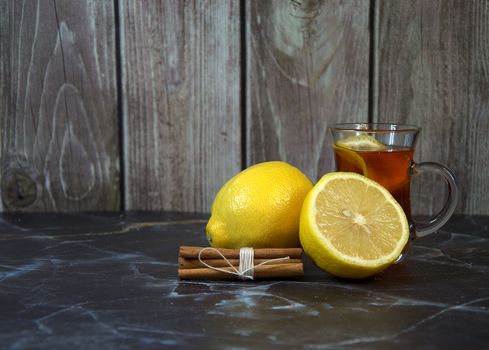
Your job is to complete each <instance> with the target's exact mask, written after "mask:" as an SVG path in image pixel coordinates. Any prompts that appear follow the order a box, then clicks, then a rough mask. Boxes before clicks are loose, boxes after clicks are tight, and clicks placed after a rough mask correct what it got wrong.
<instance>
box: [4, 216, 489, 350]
mask: <svg viewBox="0 0 489 350" xmlns="http://www.w3.org/2000/svg"><path fill="white" fill-rule="evenodd" d="M206 218H207V216H205V215H189V214H182V213H151V214H148V213H129V214H124V215H120V214H66V215H40V214H24V215H16V216H13V215H11V216H4V217H3V218H2V219H1V220H0V348H2V349H3V348H6V349H9V348H11V349H23V348H29V349H31V348H47V349H53V348H60V349H66V348H73V347H74V348H89V349H92V348H103V349H111V348H116V349H126V348H128V349H129V348H138V349H140V348H165V347H168V348H185V349H187V348H188V349H193V348H195V349H202V348H212V349H253V348H257V349H275V348H277V349H278V348H290V349H297V348H304V349H393V348H396V349H412V348H423V349H439V348H445V349H459V348H462V347H463V348H464V349H465V348H474V349H482V348H487V344H488V341H489V330H488V325H489V244H488V243H489V217H458V218H455V219H453V220H452V221H451V222H450V223H449V224H448V225H447V226H446V227H445V228H443V229H442V230H441V231H440V232H438V233H437V234H435V235H431V236H429V237H426V238H423V239H419V240H417V241H415V242H414V243H413V244H412V246H411V250H410V252H409V254H408V257H407V258H406V260H405V261H404V262H403V263H402V264H400V265H396V266H392V267H391V268H390V269H388V270H387V271H385V272H383V273H382V274H380V275H378V276H376V277H374V278H371V279H368V280H363V281H348V280H341V279H337V278H334V277H332V276H329V275H327V274H325V273H323V272H322V271H320V270H318V269H317V268H316V267H314V266H313V265H312V264H311V262H310V261H309V260H307V259H305V260H306V261H305V263H306V265H305V277H304V278H302V279H299V280H289V281H285V280H284V281H279V280H272V281H261V282H224V281H209V282H203V281H186V282H180V281H178V279H177V254H178V246H180V245H204V244H205V234H204V228H205V223H206Z"/></svg>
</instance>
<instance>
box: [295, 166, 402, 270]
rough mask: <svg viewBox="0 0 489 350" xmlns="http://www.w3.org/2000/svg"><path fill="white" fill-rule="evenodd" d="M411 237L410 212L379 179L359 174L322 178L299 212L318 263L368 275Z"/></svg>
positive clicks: (306, 248)
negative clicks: (405, 211) (406, 213)
mask: <svg viewBox="0 0 489 350" xmlns="http://www.w3.org/2000/svg"><path fill="white" fill-rule="evenodd" d="M408 239H409V225H408V221H407V219H406V215H405V214H404V211H403V210H402V208H401V206H400V205H399V204H398V203H397V202H396V200H395V199H394V197H392V195H391V194H390V193H389V191H387V190H386V189H385V188H384V187H382V186H381V185H379V184H378V183H377V182H375V181H373V180H370V179H368V178H366V177H365V176H362V175H359V174H355V173H345V172H335V173H330V174H327V175H325V176H323V177H322V178H321V179H320V180H319V182H318V183H317V184H316V185H315V186H314V188H313V189H312V190H311V191H310V192H309V194H308V195H307V197H306V199H305V200H304V204H303V206H302V211H301V220H300V240H301V243H302V247H303V249H304V252H305V253H306V254H307V255H309V257H311V259H312V260H313V261H314V262H315V264H316V265H317V266H319V267H320V268H321V269H323V270H324V271H326V272H329V273H331V274H333V275H336V276H339V277H345V278H364V277H368V276H371V275H374V274H376V273H378V272H380V271H382V270H384V269H385V268H387V267H388V266H389V265H391V264H392V263H393V262H394V261H395V260H396V259H397V258H398V257H399V255H400V254H401V251H402V249H403V247H404V246H405V245H406V243H407V241H408Z"/></svg>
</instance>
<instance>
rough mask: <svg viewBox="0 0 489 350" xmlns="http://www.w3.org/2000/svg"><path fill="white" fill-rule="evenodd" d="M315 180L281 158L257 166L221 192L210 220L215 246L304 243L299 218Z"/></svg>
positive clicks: (242, 173)
mask: <svg viewBox="0 0 489 350" xmlns="http://www.w3.org/2000/svg"><path fill="white" fill-rule="evenodd" d="M311 188H312V183H311V181H310V180H309V179H308V178H307V177H306V176H305V175H304V174H303V173H302V172H301V171H300V170H299V169H297V168H295V167H293V166H292V165H290V164H288V163H285V162H280V161H273V162H265V163H260V164H256V165H253V166H251V167H249V168H248V169H246V170H243V171H242V172H240V173H239V174H237V175H236V176H234V177H233V178H232V179H230V180H229V181H228V182H227V183H226V184H225V185H224V186H223V187H222V188H221V189H220V190H219V192H218V193H217V196H216V198H215V199H214V203H213V204H212V208H211V217H210V219H209V222H208V223H207V228H206V231H207V239H208V241H209V243H210V245H211V246H213V247H222V248H241V247H253V248H260V247H300V242H299V218H300V212H301V207H302V203H303V201H304V198H305V197H306V195H307V193H308V192H309V190H310V189H311Z"/></svg>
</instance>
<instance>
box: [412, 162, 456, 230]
mask: <svg viewBox="0 0 489 350" xmlns="http://www.w3.org/2000/svg"><path fill="white" fill-rule="evenodd" d="M410 171H411V174H412V175H414V174H420V173H423V172H428V171H432V172H435V173H437V174H439V175H441V176H443V178H444V179H445V180H446V183H447V186H448V198H447V201H446V203H445V205H444V206H443V208H442V209H441V210H440V212H439V213H438V214H436V215H435V216H434V217H432V218H431V219H430V220H429V221H428V222H426V223H416V222H415V223H414V226H415V228H416V237H424V236H427V235H429V234H430V233H433V232H435V231H436V230H438V229H439V228H441V227H442V226H443V225H445V223H446V222H447V221H448V219H450V217H451V216H452V214H453V212H454V211H455V208H456V207H457V203H458V197H459V193H458V187H457V182H456V180H455V175H454V174H453V172H452V171H451V170H450V169H448V168H447V167H445V166H443V165H441V164H438V163H433V162H423V163H414V162H413V163H412V165H411V170H410Z"/></svg>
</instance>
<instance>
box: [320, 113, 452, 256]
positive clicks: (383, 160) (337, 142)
mask: <svg viewBox="0 0 489 350" xmlns="http://www.w3.org/2000/svg"><path fill="white" fill-rule="evenodd" d="M329 130H330V131H331V133H332V135H333V149H334V153H335V157H336V170H338V171H343V172H354V173H358V174H362V175H364V176H366V177H368V178H370V179H372V180H374V181H376V182H378V183H379V184H381V185H382V186H383V187H385V188H386V189H387V190H388V191H389V192H390V193H391V194H392V196H393V197H394V198H395V199H396V200H397V202H399V204H400V205H401V207H402V208H403V210H404V213H405V214H406V217H407V219H408V221H409V223H410V230H411V237H412V238H415V237H422V236H426V235H428V234H430V233H432V232H435V231H436V230H438V229H439V228H440V227H442V226H443V225H444V224H445V223H446V222H447V220H448V219H449V218H450V216H451V215H452V214H453V212H454V210H455V207H456V206H457V200H458V189H457V183H456V181H455V176H454V175H453V173H452V172H451V171H450V169H448V168H447V167H445V166H443V165H441V164H438V163H433V162H425V163H415V162H414V161H413V156H414V149H415V145H416V140H417V138H418V135H419V132H420V131H421V128H419V127H417V126H414V125H400V124H389V123H348V124H336V125H332V126H330V127H329ZM423 171H430V172H434V173H436V174H439V175H441V176H442V177H443V178H444V179H445V181H446V184H447V190H448V198H447V201H446V202H445V205H444V206H443V209H442V210H441V211H440V212H439V213H438V214H437V215H435V216H434V217H433V218H431V219H429V220H428V221H425V222H414V220H413V219H412V217H411V201H410V181H411V177H412V176H413V175H415V174H417V173H420V172H423ZM407 246H408V245H406V247H405V249H404V251H403V253H402V254H401V256H400V257H399V260H400V259H402V258H403V257H404V255H405V253H406V250H407Z"/></svg>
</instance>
